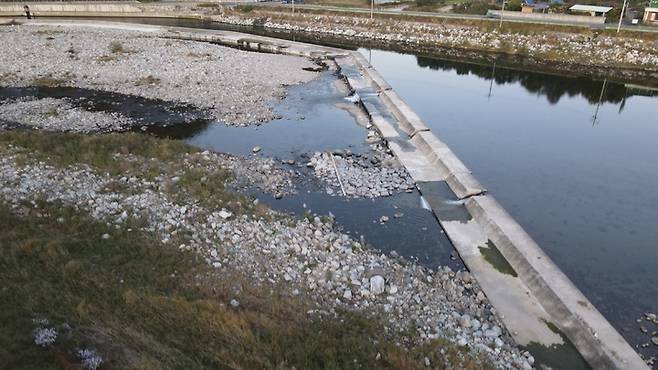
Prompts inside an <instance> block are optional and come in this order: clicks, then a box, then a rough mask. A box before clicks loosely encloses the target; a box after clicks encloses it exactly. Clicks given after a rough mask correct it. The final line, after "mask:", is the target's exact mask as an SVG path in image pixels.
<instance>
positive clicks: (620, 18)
mask: <svg viewBox="0 0 658 370" xmlns="http://www.w3.org/2000/svg"><path fill="white" fill-rule="evenodd" d="M626 1H627V0H624V5H622V7H621V14H620V15H619V24H618V25H617V33H619V29H620V28H621V21H622V19H624V12H625V11H626Z"/></svg>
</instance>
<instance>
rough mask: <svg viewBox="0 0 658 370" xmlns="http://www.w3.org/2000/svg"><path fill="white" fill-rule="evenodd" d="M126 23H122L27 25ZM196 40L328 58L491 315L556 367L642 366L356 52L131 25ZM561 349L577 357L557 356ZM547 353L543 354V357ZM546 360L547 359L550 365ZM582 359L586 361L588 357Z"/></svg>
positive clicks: (105, 24)
mask: <svg viewBox="0 0 658 370" xmlns="http://www.w3.org/2000/svg"><path fill="white" fill-rule="evenodd" d="M31 23H33V24H48V25H57V24H62V25H71V24H76V25H83V26H91V27H97V26H102V27H117V28H121V27H126V26H125V25H122V24H119V23H109V22H103V23H100V24H99V23H97V22H72V21H63V22H62V21H54V22H40V23H39V22H31ZM129 27H131V29H140V30H144V31H160V32H168V34H167V36H168V37H171V38H178V39H188V40H199V41H208V42H214V43H219V44H223V45H228V46H233V47H240V48H244V49H248V50H254V51H267V52H275V53H284V54H290V55H298V56H306V57H310V58H322V59H325V60H327V61H328V62H330V61H331V60H333V61H335V63H336V64H337V65H338V66H339V67H340V69H341V72H342V74H343V75H344V76H345V78H346V80H347V81H348V83H349V85H350V86H351V87H352V89H354V90H355V91H356V92H357V93H358V94H359V96H361V97H362V101H361V102H362V104H363V107H364V108H365V109H366V110H367V112H368V114H369V115H370V117H371V119H372V123H373V125H374V126H375V127H376V128H377V129H378V130H379V131H380V133H381V135H382V136H383V137H384V138H386V140H387V141H388V145H389V148H390V149H391V150H392V151H393V153H394V154H395V155H396V157H397V158H398V159H399V160H400V162H401V163H402V164H403V165H404V166H405V167H406V168H407V170H408V171H409V173H410V174H411V176H412V178H413V179H414V181H415V182H416V184H417V186H418V188H419V189H420V191H421V193H422V194H423V196H424V197H425V199H426V200H427V202H428V203H429V204H430V206H431V208H432V211H433V212H434V214H435V215H436V217H437V218H438V220H439V221H440V223H441V225H442V227H443V228H444V230H445V231H446V233H447V235H448V236H449V238H450V239H451V241H452V243H453V244H454V246H455V248H456V249H457V251H458V252H459V254H460V256H461V258H462V259H463V260H464V262H465V263H466V265H467V267H468V268H469V270H470V271H471V272H472V273H473V275H474V276H475V277H476V279H477V280H478V283H479V284H480V286H481V287H482V289H483V291H484V292H485V293H486V295H487V296H488V298H489V299H490V301H491V302H492V304H493V305H494V307H495V308H496V313H497V315H498V316H499V317H500V318H501V319H502V321H503V322H504V323H505V325H506V326H507V328H508V330H509V331H510V333H511V334H512V336H513V337H514V339H515V340H516V341H517V343H518V344H519V345H521V346H523V347H526V348H527V349H528V350H529V351H531V352H533V354H536V355H535V357H536V358H537V360H538V362H540V363H545V364H549V365H550V366H551V367H552V368H555V369H560V368H561V369H573V368H578V367H586V365H587V364H589V365H590V366H591V367H593V368H596V369H607V368H611V369H643V368H647V367H646V365H645V364H644V362H643V361H642V359H641V358H640V357H639V356H638V355H637V353H635V351H634V350H633V349H632V348H631V347H630V346H629V345H628V344H627V343H626V342H625V341H624V339H623V338H622V337H621V335H620V334H619V333H618V332H617V331H616V330H615V329H614V328H613V327H612V326H611V325H610V324H609V323H608V322H607V320H606V319H605V318H604V317H603V316H602V315H601V314H600V313H599V312H598V310H597V309H596V308H595V307H593V306H592V304H591V303H590V302H589V301H588V300H587V298H586V297H585V296H584V295H583V294H582V293H581V292H580V291H579V290H578V289H577V288H576V287H575V286H574V284H573V283H572V282H571V281H570V280H569V279H568V277H566V276H565V275H564V274H563V273H562V272H561V271H560V269H559V268H558V267H557V266H556V265H555V264H554V263H553V262H552V261H551V260H550V258H549V257H548V256H547V255H546V254H545V253H544V252H543V251H542V250H541V248H540V247H539V246H538V245H537V243H536V242H534V240H533V239H532V238H531V237H530V236H529V235H528V234H527V233H526V232H525V231H524V230H523V228H522V227H521V226H520V225H519V224H518V223H517V222H516V221H515V220H513V219H512V217H511V216H510V215H509V214H508V213H507V212H506V211H505V210H504V209H503V208H502V207H501V206H500V205H499V204H498V203H497V202H496V200H495V199H494V198H493V196H492V195H491V194H489V193H487V192H486V189H485V188H484V187H483V186H482V185H481V184H480V183H479V182H478V181H477V179H476V178H475V177H474V176H473V174H472V173H471V172H470V171H469V170H468V168H467V167H466V166H465V165H464V164H463V163H462V162H461V161H460V160H459V159H458V158H457V156H456V155H455V154H454V153H453V152H452V151H451V150H450V148H449V147H448V146H447V145H445V144H444V143H443V142H441V141H440V139H439V138H438V137H437V136H435V135H434V133H433V132H432V131H431V130H430V129H429V128H428V127H427V126H426V125H425V124H424V123H423V121H422V119H421V118H420V117H418V115H416V114H415V113H414V112H413V110H412V109H411V108H410V107H409V106H408V105H407V104H406V103H405V102H404V101H403V100H402V98H401V97H400V96H399V95H397V93H396V92H395V91H394V90H393V89H392V88H391V86H390V85H389V84H388V83H386V81H385V80H384V79H383V78H382V77H381V76H380V75H379V74H378V73H377V71H376V70H375V69H374V68H373V67H372V66H371V65H369V63H368V62H367V61H366V60H365V59H364V58H363V57H362V56H361V55H360V54H359V53H356V52H354V53H349V52H346V51H344V50H340V49H334V48H327V47H318V46H315V45H308V44H302V43H297V42H290V41H285V40H278V39H271V38H265V37H258V36H251V35H250V36H246V35H244V34H240V33H235V32H227V31H213V30H196V29H186V28H164V27H156V26H144V25H140V26H137V25H131V26H129ZM565 352H568V353H573V354H575V356H572V358H576V360H575V361H576V362H578V361H579V359H581V360H582V363H576V364H574V363H572V362H563V359H562V358H561V357H560V356H561V354H564V353H565ZM542 353H543V354H544V355H543V356H542V355H541V354H542ZM551 361H552V362H551ZM585 361H586V363H585Z"/></svg>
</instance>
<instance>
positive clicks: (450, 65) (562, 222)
mask: <svg viewBox="0 0 658 370" xmlns="http://www.w3.org/2000/svg"><path fill="white" fill-rule="evenodd" d="M130 21H132V22H143V23H152V24H153V23H155V24H162V25H178V26H186V27H200V28H216V29H231V30H240V31H242V32H252V33H258V34H262V35H267V36H272V37H285V38H296V39H297V40H300V41H306V42H317V40H316V39H315V38H313V37H309V36H308V35H295V34H290V33H281V32H268V31H266V30H264V29H262V28H257V29H253V28H238V27H225V26H223V25H220V24H210V23H207V22H195V21H186V20H159V19H131V20H130ZM332 46H336V45H332ZM360 51H361V52H362V53H363V55H364V56H365V57H366V58H367V59H369V60H370V61H371V63H372V64H373V65H374V66H375V67H376V69H377V70H378V71H379V72H380V73H381V75H382V76H383V77H384V78H385V79H386V80H387V81H388V82H389V83H390V84H391V85H392V86H393V88H395V90H396V91H397V92H398V93H399V94H400V95H401V96H402V97H403V99H404V100H406V101H407V102H408V103H409V105H410V106H411V107H412V108H413V109H414V110H415V111H416V112H417V113H418V115H419V116H420V117H422V118H423V120H424V121H425V123H426V124H427V125H428V126H429V127H430V128H431V129H432V131H433V132H434V133H435V135H437V136H438V137H439V138H441V139H442V140H443V141H444V142H446V143H447V144H448V145H449V146H450V148H452V150H453V151H454V152H455V153H456V154H457V155H458V157H459V158H460V159H461V160H462V161H463V162H464V163H465V164H466V166H467V167H469V168H470V169H471V170H472V171H473V173H474V175H475V177H476V178H478V179H479V180H480V182H481V183H482V184H483V185H484V186H485V187H486V188H487V189H488V191H489V192H490V193H491V194H493V195H494V196H495V197H496V198H497V199H498V201H499V202H500V203H501V204H502V205H503V206H504V207H505V208H506V209H507V211H508V212H510V214H512V216H514V218H515V219H516V220H517V221H518V222H519V223H520V224H521V225H522V226H523V227H524V228H525V230H526V231H527V232H528V233H529V234H530V235H531V236H532V237H533V238H534V239H535V240H536V241H537V242H538V243H539V245H540V246H541V247H542V248H543V249H544V251H545V252H546V253H547V254H548V255H549V256H550V257H551V258H552V259H553V260H554V261H555V263H556V264H557V265H558V266H559V267H560V268H561V269H562V270H563V271H564V272H565V274H566V275H567V276H568V277H569V278H570V279H571V280H572V281H573V282H574V283H575V284H576V285H577V286H578V288H580V289H581V291H582V292H583V293H584V294H585V295H586V296H587V297H588V298H589V299H590V301H591V302H592V303H593V304H594V305H595V306H596V307H597V308H598V309H599V310H600V311H601V313H602V314H603V315H604V316H605V317H606V318H607V319H608V320H610V322H611V323H612V324H613V325H614V326H615V327H616V328H617V329H618V330H619V331H620V333H621V334H622V335H623V336H624V337H625V338H626V339H627V340H628V341H629V342H630V343H631V344H632V345H633V346H634V347H636V348H637V347H638V346H640V345H642V344H644V343H648V342H649V339H650V336H649V335H647V334H646V333H643V332H642V331H641V330H640V324H639V323H638V322H637V321H636V320H637V319H638V318H640V317H642V316H643V314H644V313H646V312H654V313H655V312H656V311H658V273H657V271H658V225H657V220H658V194H656V193H655V192H654V191H653V189H654V188H656V187H657V186H658V91H652V90H648V89H643V88H641V87H637V86H626V85H624V84H620V83H617V82H612V81H607V80H604V81H595V80H591V79H589V78H577V77H568V76H561V75H553V74H546V73H542V72H541V71H522V70H515V69H510V68H502V67H500V66H496V65H478V64H472V63H465V62H462V61H454V60H444V59H438V58H430V57H424V56H416V55H408V54H400V53H396V52H392V51H381V50H367V49H360ZM312 118H313V117H311V116H308V117H306V119H307V120H311V119H312ZM342 121H343V120H342V119H341V122H342ZM280 124H281V125H290V123H286V122H281V123H280ZM341 124H342V123H341ZM321 126H322V130H324V131H323V132H325V134H326V132H328V131H326V130H329V131H331V130H330V128H328V127H327V126H326V125H325V124H324V123H323V124H322V125H321ZM232 130H233V129H230V128H222V129H220V128H216V129H215V130H214V131H204V132H203V133H202V134H201V135H197V136H194V137H193V138H192V140H196V144H199V145H202V146H211V147H215V148H216V149H220V150H221V149H222V148H223V147H224V146H227V145H231V148H230V149H232V150H229V151H234V152H238V153H240V152H244V153H248V150H249V148H250V147H251V146H250V145H252V143H251V142H249V143H246V142H245V143H242V144H241V143H240V142H234V141H233V140H232V139H231V138H232V137H235V136H234V135H233V134H232V133H231V131H232ZM342 130H343V129H341V133H342V134H348V135H349V133H350V132H352V131H350V129H346V130H347V131H342ZM357 131H358V130H357ZM213 135H214V137H213ZM241 135H242V134H241ZM253 135H255V136H254V137H257V138H260V139H258V140H255V141H256V142H260V141H259V140H262V139H263V138H265V137H270V134H268V133H267V129H262V130H261V131H259V132H254V133H253ZM354 135H359V134H358V133H355V134H354ZM342 136H343V138H342V139H341V141H343V140H346V142H348V143H350V144H354V145H356V144H355V143H353V141H354V140H352V139H355V140H356V141H360V140H361V137H354V138H352V139H350V138H345V137H344V136H345V135H342ZM271 137H273V140H274V143H273V144H274V145H273V146H274V147H277V150H279V151H286V150H292V151H297V150H299V151H303V150H307V149H309V148H303V147H300V148H284V147H281V145H279V144H281V143H286V142H287V140H281V139H280V137H279V136H277V135H274V136H271ZM323 137H326V138H329V139H331V138H333V137H334V136H332V135H323ZM325 140H326V139H325ZM311 141H313V140H311ZM222 142H223V143H224V144H221V143H222ZM304 142H307V141H303V140H302V141H298V143H304ZM337 144H338V142H332V141H331V140H329V141H327V142H320V141H317V140H316V141H315V142H314V144H313V145H314V147H313V149H318V148H322V149H327V148H330V147H332V146H335V145H337ZM300 145H301V144H300ZM302 146H303V145H302ZM316 146H317V147H316ZM325 147H326V148H325ZM272 154H280V153H272ZM300 202H301V200H300V199H297V200H295V204H298V203H300ZM318 204H319V205H318V206H317V211H328V209H325V208H326V207H323V206H321V205H322V204H325V202H324V201H319V202H318ZM333 206H334V207H336V203H333ZM354 206H357V203H353V204H352V207H354ZM295 207H298V205H297V206H294V207H293V206H290V205H288V206H284V207H283V208H291V209H292V208H295ZM367 207H368V206H366V208H367ZM410 208H414V207H410ZM334 210H335V209H334ZM349 214H350V212H346V215H349ZM359 216H360V217H352V221H354V220H355V219H357V218H363V219H371V218H373V217H375V214H368V216H367V217H364V215H359ZM344 217H346V216H344ZM423 217H424V216H423ZM429 224H431V221H429V220H425V219H424V220H423V221H422V222H416V223H415V226H416V227H419V226H422V227H425V226H426V225H429ZM347 228H348V229H350V227H347ZM366 228H367V227H366V226H365V225H362V226H361V227H360V228H359V227H357V228H356V229H361V230H355V231H356V232H359V231H360V232H364V229H366ZM364 233H366V234H367V232H364ZM372 234H377V233H372ZM393 234H395V233H393ZM437 237H438V234H437ZM444 238H445V237H444V236H443V235H441V236H440V238H439V239H441V241H439V242H437V243H431V242H428V241H427V240H424V241H422V242H421V243H411V244H414V248H411V249H412V250H413V253H414V254H415V255H416V256H422V255H423V254H424V253H422V252H421V251H419V250H418V247H420V246H422V245H424V246H430V245H436V246H441V247H442V246H444V245H445V243H446V241H445V239H444ZM389 248H391V247H389ZM401 248H402V247H401ZM384 249H388V248H384ZM391 249H392V248H391ZM428 254H429V255H435V254H436V255H441V256H443V257H442V258H440V257H427V256H426V257H425V258H427V259H428V260H433V261H434V262H435V263H436V262H437V261H440V260H443V261H445V260H446V257H445V256H446V251H445V250H443V251H441V252H439V253H437V252H434V253H432V252H429V253H428ZM421 260H422V257H421ZM430 264H432V263H430ZM648 334H651V331H649V333H648ZM638 351H639V352H641V353H643V354H644V355H645V356H652V355H653V356H658V346H654V345H651V344H650V345H649V346H648V348H639V349H638Z"/></svg>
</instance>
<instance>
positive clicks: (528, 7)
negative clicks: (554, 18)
mask: <svg viewBox="0 0 658 370" xmlns="http://www.w3.org/2000/svg"><path fill="white" fill-rule="evenodd" d="M548 8H549V6H548V4H546V3H543V2H535V0H524V1H523V2H522V3H521V13H546V11H547V10H548Z"/></svg>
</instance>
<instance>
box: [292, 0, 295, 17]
mask: <svg viewBox="0 0 658 370" xmlns="http://www.w3.org/2000/svg"><path fill="white" fill-rule="evenodd" d="M292 14H295V0H292Z"/></svg>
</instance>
